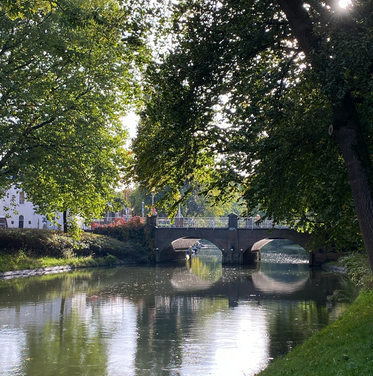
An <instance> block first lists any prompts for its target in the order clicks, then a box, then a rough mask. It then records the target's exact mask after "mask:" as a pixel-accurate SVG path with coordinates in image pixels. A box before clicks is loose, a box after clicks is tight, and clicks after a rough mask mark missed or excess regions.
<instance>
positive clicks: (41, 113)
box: [0, 0, 149, 219]
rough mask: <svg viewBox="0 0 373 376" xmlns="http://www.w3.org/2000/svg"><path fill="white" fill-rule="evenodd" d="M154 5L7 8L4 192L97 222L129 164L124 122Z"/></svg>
mask: <svg viewBox="0 0 373 376" xmlns="http://www.w3.org/2000/svg"><path fill="white" fill-rule="evenodd" d="M147 4H148V2H146V1H141V0H138V1H136V0H134V1H132V0H123V1H122V0H55V1H54V0H53V1H44V0H39V1H0V188H1V189H2V190H4V189H6V188H8V187H9V186H10V185H11V184H19V185H21V186H22V188H23V189H24V190H25V191H26V192H27V195H28V198H29V200H31V201H32V202H33V203H34V204H35V205H36V206H37V207H38V209H39V211H41V212H43V213H48V212H54V211H60V212H64V211H66V210H68V212H69V214H70V215H71V216H74V215H77V216H81V217H83V218H86V219H88V218H91V217H94V216H98V215H100V213H101V212H102V211H103V209H104V207H105V205H106V202H107V201H108V200H109V199H110V197H111V195H112V192H113V188H114V186H115V185H116V184H117V182H118V181H119V179H120V169H121V168H122V166H123V162H124V161H125V160H126V158H127V152H126V151H125V150H124V147H123V146H124V143H125V139H126V136H127V132H126V130H125V127H124V126H123V124H122V122H121V116H122V115H123V114H125V112H126V110H127V109H128V107H129V106H130V105H131V104H133V103H135V101H136V98H137V94H138V88H139V86H138V84H137V80H138V77H139V74H140V71H141V66H142V64H143V63H144V62H145V61H146V59H147V55H148V52H147V48H146V45H145V38H146V31H147V30H148V26H149V22H148V20H147V13H146V12H147V8H148V5H147Z"/></svg>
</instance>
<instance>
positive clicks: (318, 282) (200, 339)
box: [0, 245, 355, 376]
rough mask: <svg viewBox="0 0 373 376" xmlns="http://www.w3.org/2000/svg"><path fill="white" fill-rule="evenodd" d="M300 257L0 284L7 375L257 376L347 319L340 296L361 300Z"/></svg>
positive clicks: (210, 252) (0, 368)
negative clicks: (342, 315) (343, 316)
mask: <svg viewBox="0 0 373 376" xmlns="http://www.w3.org/2000/svg"><path fill="white" fill-rule="evenodd" d="M286 246H289V245H286ZM272 248H273V247H272ZM294 252H295V250H294V249H288V250H286V251H284V252H279V250H278V249H277V251H276V250H274V249H271V247H270V249H269V250H268V252H266V251H265V250H263V253H262V261H261V262H260V263H257V264H256V265H253V266H230V267H226V266H222V264H221V252H220V251H219V250H217V249H216V248H213V247H207V248H202V249H201V250H200V252H199V254H198V255H197V256H193V257H192V258H191V260H190V261H188V262H183V263H178V264H172V265H171V264H167V265H157V266H156V267H143V266H133V267H120V268H112V269H87V270H83V271H82V270H81V271H77V272H73V273H66V274H63V275H55V276H43V277H31V278H27V279H18V280H11V281H1V282H0V341H1V343H2V351H1V352H0V374H1V375H6V376H7V375H9V376H10V375H24V376H34V375H40V374H43V375H66V376H67V375H95V376H96V375H97V376H101V375H102V376H107V375H124V376H125V375H131V376H132V375H136V376H137V375H138V376H141V375H184V376H189V375H197V376H199V375H201V376H202V375H203V376H204V375H206V374H209V375H224V376H226V375H230V376H234V375H242V374H245V375H254V374H255V373H257V372H258V371H260V369H262V368H264V367H265V366H266V365H267V364H268V363H269V362H270V361H271V359H273V358H276V357H278V356H281V355H284V354H286V353H287V352H288V351H289V350H290V349H291V348H292V347H294V346H295V345H297V344H299V343H301V342H303V341H304V340H305V339H307V338H309V337H310V336H311V335H312V334H313V333H314V332H315V331H317V330H319V329H320V328H321V327H323V326H325V325H327V324H329V323H331V322H332V321H333V320H335V319H336V318H337V317H338V316H339V314H340V313H341V312H343V310H344V309H345V308H346V307H347V306H348V304H349V303H348V302H338V301H333V300H331V299H329V298H328V297H330V296H332V295H333V292H334V291H335V290H339V291H343V292H344V295H345V296H346V297H347V298H348V297H349V298H351V299H352V298H353V297H354V294H355V291H354V289H353V287H352V286H351V284H350V283H349V282H348V280H346V279H344V278H341V277H340V276H338V275H335V274H330V273H325V272H322V271H321V270H319V269H312V268H311V269H310V268H309V267H308V265H307V264H306V263H305V262H304V260H303V261H302V258H301V257H300V258H298V261H297V259H296V258H295V256H294V255H295V253H294ZM281 254H282V256H281ZM274 260H275V261H274ZM289 260H291V262H289Z"/></svg>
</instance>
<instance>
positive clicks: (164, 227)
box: [148, 214, 313, 264]
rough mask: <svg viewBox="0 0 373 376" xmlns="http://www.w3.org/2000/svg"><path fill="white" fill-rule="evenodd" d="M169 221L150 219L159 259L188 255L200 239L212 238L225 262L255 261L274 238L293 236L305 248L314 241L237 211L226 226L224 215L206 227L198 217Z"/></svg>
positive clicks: (242, 262)
mask: <svg viewBox="0 0 373 376" xmlns="http://www.w3.org/2000/svg"><path fill="white" fill-rule="evenodd" d="M166 220H167V219H163V218H162V219H161V218H158V217H157V216H152V217H150V218H149V221H148V223H149V224H151V225H153V226H154V240H155V248H156V261H157V262H164V261H173V260H179V259H183V258H185V257H186V250H187V249H188V248H189V247H190V246H191V245H193V244H194V243H195V242H196V241H197V240H200V239H206V240H208V241H210V242H211V243H213V244H215V245H216V246H217V247H218V248H219V249H220V250H221V252H222V262H223V264H249V263H252V262H253V261H254V260H255V259H256V257H257V253H258V252H259V251H260V249H261V248H262V247H263V246H264V245H265V244H267V243H269V242H270V241H272V240H273V239H289V240H292V241H293V242H294V243H296V244H299V245H300V246H302V247H305V246H306V244H307V243H308V242H309V241H310V240H311V235H310V234H308V233H299V232H297V231H295V230H290V229H288V228H287V227H285V226H275V225H274V224H272V222H264V224H263V223H261V224H260V223H259V224H256V223H255V220H254V219H251V218H249V219H246V220H245V221H239V220H238V216H237V215H236V214H230V215H229V217H228V218H227V220H226V221H225V223H223V225H224V226H222V227H218V226H219V225H221V223H219V221H221V220H222V219H221V218H217V219H212V218H209V221H207V222H206V221H205V223H204V225H203V226H204V227H199V226H198V222H197V218H196V219H195V223H194V224H193V223H191V221H190V220H189V219H188V220H186V219H184V218H176V219H175V223H174V224H173V225H171V223H170V222H168V223H165V222H166ZM217 223H218V225H217ZM312 259H313V258H311V260H312Z"/></svg>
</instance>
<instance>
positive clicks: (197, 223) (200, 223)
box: [157, 217, 289, 230]
mask: <svg viewBox="0 0 373 376" xmlns="http://www.w3.org/2000/svg"><path fill="white" fill-rule="evenodd" d="M157 222H158V227H182V228H228V222H229V218H228V217H180V218H174V219H171V218H163V217H158V221H157ZM237 227H238V228H246V229H251V230H256V229H272V228H276V229H282V228H283V229H286V228H289V227H288V226H286V225H285V224H275V223H274V222H273V221H272V220H268V219H265V220H262V221H260V220H258V218H256V217H247V218H243V219H239V220H238V222H237Z"/></svg>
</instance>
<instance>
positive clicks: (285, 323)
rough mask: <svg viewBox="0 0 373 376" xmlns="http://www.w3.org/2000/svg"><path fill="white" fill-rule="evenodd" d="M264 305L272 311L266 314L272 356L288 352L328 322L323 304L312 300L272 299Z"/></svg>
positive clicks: (326, 310) (327, 314) (326, 311)
mask: <svg viewBox="0 0 373 376" xmlns="http://www.w3.org/2000/svg"><path fill="white" fill-rule="evenodd" d="M264 305H265V307H266V309H270V310H271V311H272V314H271V315H268V316H267V320H268V330H269V336H270V338H271V341H270V356H271V357H272V358H276V357H278V356H281V355H284V354H286V353H288V352H289V351H290V350H291V349H292V348H293V347H294V346H296V345H298V344H300V343H303V342H304V341H305V340H306V339H307V338H310V337H311V335H312V334H314V333H315V331H317V330H319V329H321V328H322V327H324V326H325V325H327V324H328V323H329V313H328V309H327V307H326V306H325V304H320V303H316V302H313V301H301V302H287V301H283V302H276V301H272V302H265V303H264Z"/></svg>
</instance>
